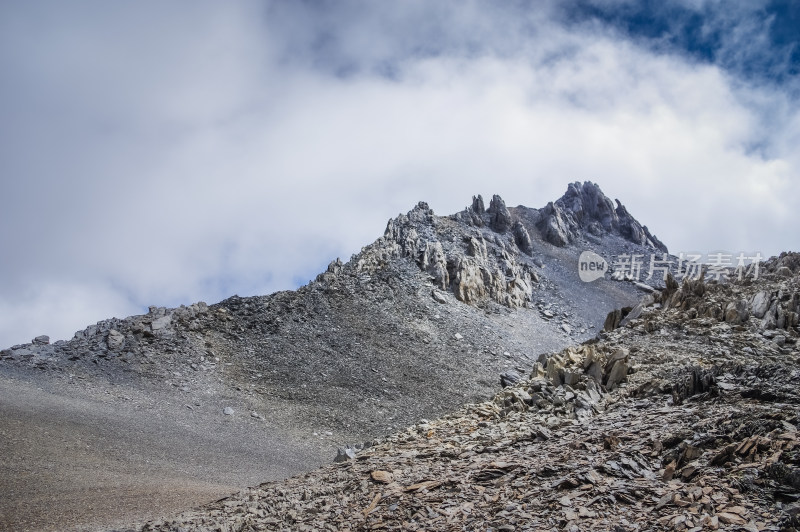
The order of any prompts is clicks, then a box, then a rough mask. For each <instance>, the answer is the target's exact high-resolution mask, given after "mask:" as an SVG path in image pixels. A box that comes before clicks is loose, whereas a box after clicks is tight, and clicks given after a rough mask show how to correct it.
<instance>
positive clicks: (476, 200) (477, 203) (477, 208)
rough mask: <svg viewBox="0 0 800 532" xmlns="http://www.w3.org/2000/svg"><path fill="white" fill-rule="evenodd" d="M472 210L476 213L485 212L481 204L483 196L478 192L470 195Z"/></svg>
mask: <svg viewBox="0 0 800 532" xmlns="http://www.w3.org/2000/svg"><path fill="white" fill-rule="evenodd" d="M472 212H474V213H475V214H478V215H481V214H483V213H485V212H486V209H485V208H484V206H483V196H481V195H480V194H478V195H477V196H472Z"/></svg>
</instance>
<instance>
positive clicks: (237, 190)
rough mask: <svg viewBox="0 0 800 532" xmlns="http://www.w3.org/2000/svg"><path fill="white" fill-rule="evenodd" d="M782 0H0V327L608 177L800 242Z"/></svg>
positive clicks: (235, 276) (793, 19)
mask: <svg viewBox="0 0 800 532" xmlns="http://www.w3.org/2000/svg"><path fill="white" fill-rule="evenodd" d="M799 31H800V8H799V7H798V3H797V2H794V1H792V0H783V1H773V2H761V1H759V0H747V1H741V2H735V1H727V0H726V1H721V0H720V1H702V0H666V1H663V0H662V1H646V2H643V1H639V0H632V1H625V0H567V1H553V2H547V1H541V0H539V1H531V2H524V1H515V2H489V1H486V2H482V1H459V2H455V1H453V2H447V1H437V2H431V1H427V0H419V1H415V0H409V1H403V2H400V1H398V2H390V1H386V2H373V1H367V0H364V1H345V0H336V1H317V2H310V1H309V2H302V1H298V0H287V1H285V2H244V1H229V2H217V1H209V2H200V1H196V0H193V1H191V2H189V1H185V2H177V1H176V2H156V1H136V2H132V1H131V2H108V1H105V0H101V1H95V2H92V1H72V2H62V1H58V0H54V1H52V2H43V1H35V0H26V1H24V2H2V3H0V192H1V194H0V201H2V203H1V204H0V250H1V253H2V255H1V257H2V260H1V261H0V347H5V346H8V345H11V344H15V343H22V342H28V341H30V340H31V338H32V337H33V336H35V335H38V334H49V335H50V336H51V337H52V339H53V340H56V339H68V338H71V337H72V334H73V333H74V332H75V331H76V330H78V329H82V328H84V327H85V326H86V325H88V324H91V323H94V322H96V321H98V320H100V319H104V318H109V317H112V316H116V317H125V316H128V315H131V314H139V313H143V312H146V309H147V306H148V305H159V306H177V305H180V304H182V303H185V304H189V303H192V302H195V301H198V300H204V301H206V302H208V303H213V302H217V301H219V300H221V299H224V298H225V297H228V296H230V295H233V294H239V295H242V296H245V295H256V294H267V293H270V292H273V291H275V290H280V289H289V288H296V287H297V286H299V285H301V284H305V283H306V282H308V280H309V279H312V278H313V277H314V276H315V275H316V274H317V273H318V272H319V271H321V270H322V269H323V268H324V267H325V266H326V265H327V263H328V262H329V261H330V260H332V259H335V258H336V257H337V256H338V257H342V259H345V260H346V259H348V258H349V257H350V255H351V254H353V253H356V252H357V251H359V250H360V248H361V246H363V245H366V244H368V243H370V242H372V241H373V240H375V239H376V238H377V237H379V236H380V235H382V233H383V230H384V228H385V224H386V221H387V220H388V219H389V218H390V217H393V216H396V215H397V214H398V213H400V212H407V211H408V210H409V209H411V208H412V207H413V206H414V205H415V204H416V202H418V201H420V200H424V201H427V202H428V203H429V204H430V206H431V207H432V208H433V209H434V211H435V212H436V213H437V214H443V215H444V214H451V213H454V212H457V211H459V210H461V209H462V208H463V207H464V206H466V205H467V204H469V203H470V200H471V197H472V195H473V194H478V193H480V194H483V195H484V197H487V196H491V195H492V194H495V193H497V194H500V195H502V196H503V198H504V199H505V200H506V203H507V204H509V205H520V204H521V205H526V206H530V207H541V206H543V205H545V204H546V203H547V202H548V201H552V200H555V199H557V198H558V197H560V196H561V195H562V194H563V193H564V191H565V190H566V186H567V184H568V183H569V182H572V181H577V180H580V181H584V180H591V181H594V182H596V183H598V184H599V185H600V186H601V188H602V189H603V190H604V192H605V193H606V194H607V195H608V196H610V197H611V198H619V199H620V201H622V202H623V203H624V204H625V205H626V206H627V208H628V210H629V211H630V212H631V214H633V216H635V217H636V218H637V219H638V220H639V221H640V222H641V223H643V224H645V225H647V226H648V227H649V228H650V230H651V231H652V232H653V233H655V234H656V235H657V236H658V237H659V238H661V239H662V240H663V241H664V242H665V243H666V244H667V246H668V247H669V248H670V250H671V251H673V252H678V251H689V250H697V251H718V250H724V251H730V252H739V251H759V252H761V253H762V254H764V255H773V254H777V253H779V252H780V251H782V250H789V249H792V250H800V245H798V244H800V238H799V237H798V227H799V226H800V203H799V200H800V175H799V174H800V150H798V146H799V145H800V111H799V110H798V109H800V106H798V99H800V35H798V32H799Z"/></svg>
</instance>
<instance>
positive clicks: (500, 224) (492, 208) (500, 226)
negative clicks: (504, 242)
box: [486, 194, 511, 233]
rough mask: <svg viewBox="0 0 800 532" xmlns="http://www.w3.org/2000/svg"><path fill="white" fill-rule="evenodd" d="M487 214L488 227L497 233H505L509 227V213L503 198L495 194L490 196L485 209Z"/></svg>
mask: <svg viewBox="0 0 800 532" xmlns="http://www.w3.org/2000/svg"><path fill="white" fill-rule="evenodd" d="M486 212H487V213H488V214H489V227H491V228H492V229H493V230H495V231H497V232H498V233H505V232H506V231H508V230H509V229H511V213H510V212H509V210H508V208H507V207H506V202H504V201H503V198H501V197H500V196H498V195H497V194H495V195H494V196H492V201H490V202H489V208H488V209H487V210H486Z"/></svg>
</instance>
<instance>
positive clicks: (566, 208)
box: [537, 181, 667, 253]
mask: <svg viewBox="0 0 800 532" xmlns="http://www.w3.org/2000/svg"><path fill="white" fill-rule="evenodd" d="M537 228H538V229H539V231H541V233H542V236H543V237H544V238H545V240H547V241H548V242H550V243H551V244H553V245H556V246H565V245H567V244H569V243H571V242H573V241H575V239H577V238H578V237H579V236H581V235H582V234H584V233H588V234H590V235H594V236H597V237H599V236H603V235H605V234H615V235H619V236H621V237H623V238H625V239H626V240H628V241H630V242H633V243H635V244H638V245H641V246H646V247H649V248H652V249H657V250H659V251H661V252H664V253H666V252H667V247H666V246H665V245H664V244H663V243H662V242H661V241H660V240H658V239H657V238H656V237H655V236H653V235H652V234H650V231H649V230H648V229H647V227H646V226H643V225H641V224H640V223H639V222H637V221H636V219H634V218H633V216H631V215H630V213H628V210H627V209H626V208H625V206H623V205H622V204H621V203H620V202H619V200H617V206H616V208H614V204H613V202H612V201H611V200H610V199H609V198H607V197H606V196H605V195H604V194H603V192H602V191H601V190H600V187H598V186H597V185H595V184H594V183H591V182H589V181H586V182H584V183H583V184H581V183H578V182H575V183H572V184H570V185H569V187H567V192H566V193H565V194H564V196H562V197H561V199H559V200H557V201H555V202H551V203H548V204H547V206H546V207H544V208H543V209H541V212H540V219H539V222H538V223H537Z"/></svg>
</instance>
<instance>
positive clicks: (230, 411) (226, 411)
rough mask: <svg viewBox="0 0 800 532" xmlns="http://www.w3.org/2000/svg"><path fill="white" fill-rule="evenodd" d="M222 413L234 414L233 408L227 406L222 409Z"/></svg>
mask: <svg viewBox="0 0 800 532" xmlns="http://www.w3.org/2000/svg"><path fill="white" fill-rule="evenodd" d="M222 413H223V414H225V415H226V416H232V415H233V408H231V407H229V406H226V407H225V408H223V409H222Z"/></svg>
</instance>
